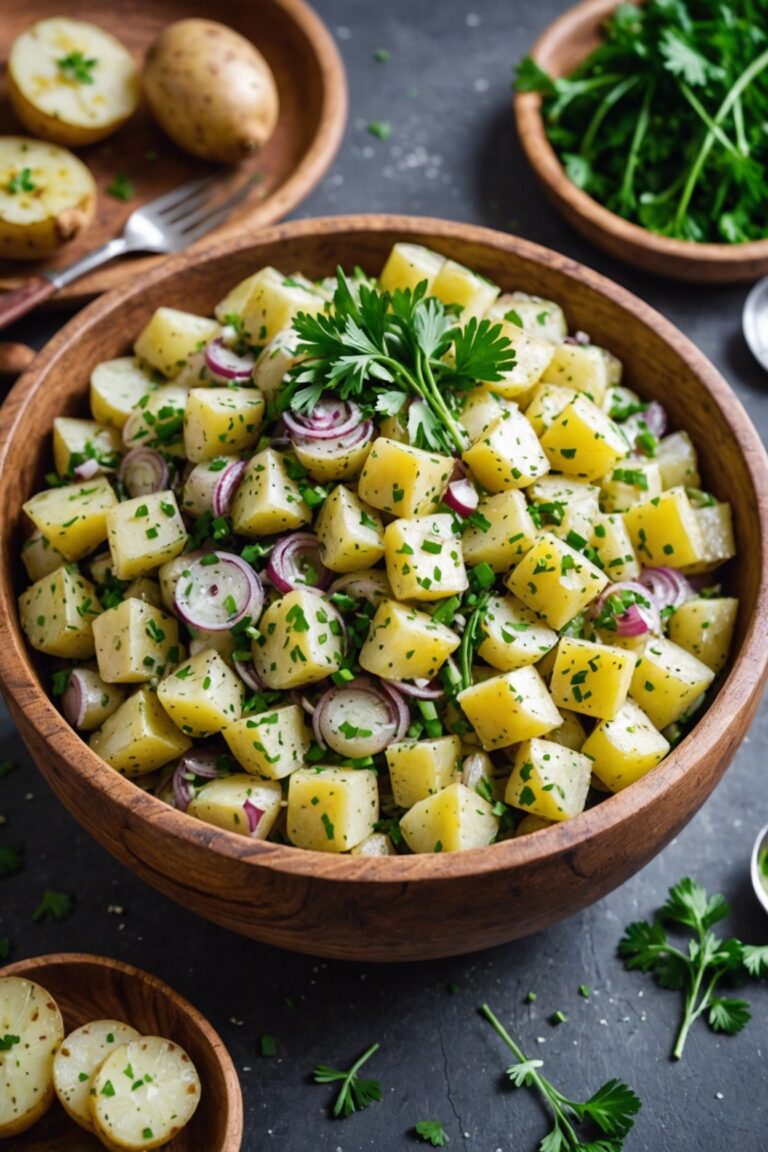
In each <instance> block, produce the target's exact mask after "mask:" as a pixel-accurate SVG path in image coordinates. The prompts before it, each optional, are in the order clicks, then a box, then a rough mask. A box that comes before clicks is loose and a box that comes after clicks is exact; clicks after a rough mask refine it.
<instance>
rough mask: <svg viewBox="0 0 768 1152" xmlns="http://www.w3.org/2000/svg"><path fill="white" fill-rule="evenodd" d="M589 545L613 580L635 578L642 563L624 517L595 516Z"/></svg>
mask: <svg viewBox="0 0 768 1152" xmlns="http://www.w3.org/2000/svg"><path fill="white" fill-rule="evenodd" d="M589 545H590V547H591V548H594V550H595V552H596V554H597V558H598V559H599V561H600V563H601V565H602V566H603V569H604V570H605V571H606V572H607V573H608V574H609V575H610V577H611V579H612V580H634V579H635V578H636V577H637V576H639V575H640V565H639V563H638V561H637V556H636V555H635V549H634V548H633V546H632V538H631V536H630V535H629V532H628V530H627V526H626V524H625V523H624V519H623V517H621V516H618V515H606V514H602V513H601V514H600V515H599V516H596V517H595V520H594V523H593V525H592V535H591V536H590V538H589Z"/></svg>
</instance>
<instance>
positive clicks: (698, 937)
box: [619, 877, 768, 1060]
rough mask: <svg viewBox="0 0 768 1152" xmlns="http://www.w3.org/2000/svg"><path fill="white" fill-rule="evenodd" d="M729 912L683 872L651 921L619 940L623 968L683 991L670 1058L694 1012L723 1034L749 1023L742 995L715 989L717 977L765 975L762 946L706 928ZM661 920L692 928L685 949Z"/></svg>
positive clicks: (766, 956) (676, 1054)
mask: <svg viewBox="0 0 768 1152" xmlns="http://www.w3.org/2000/svg"><path fill="white" fill-rule="evenodd" d="M729 912H730V906H729V905H728V903H727V902H726V900H725V898H724V897H723V896H721V895H720V893H716V894H715V895H714V896H708V895H707V892H706V891H705V889H704V888H703V887H702V886H701V884H698V883H697V882H696V881H695V880H690V879H688V878H687V877H686V878H685V879H684V880H681V881H680V882H679V883H678V884H675V885H674V887H672V888H670V890H669V894H668V896H667V899H666V901H665V903H664V904H663V906H662V907H661V909H660V910H659V912H658V914H657V916H656V918H655V919H654V920H653V922H652V923H649V922H648V921H647V920H641V921H637V922H636V923H634V924H630V925H629V927H628V928H627V930H626V934H625V936H624V937H623V938H622V940H621V941H620V943H619V955H620V956H622V957H623V958H624V963H625V965H626V966H627V968H629V969H633V968H639V969H640V970H641V971H642V972H650V973H652V974H653V977H654V979H655V980H656V983H657V984H659V985H660V986H661V987H662V988H669V989H672V990H675V991H677V990H679V991H682V992H684V995H685V1003H684V1008H683V1019H682V1022H681V1024H680V1029H679V1031H678V1034H677V1040H676V1042H675V1046H674V1048H673V1050H672V1056H673V1059H675V1060H679V1059H680V1058H681V1056H682V1055H683V1050H684V1048H685V1042H686V1040H687V1038H688V1033H689V1032H690V1030H691V1027H692V1026H693V1024H695V1022H696V1021H697V1020H698V1019H699V1017H700V1016H704V1015H705V1014H706V1019H707V1023H708V1024H709V1026H710V1028H712V1029H713V1030H714V1031H715V1032H725V1033H726V1034H727V1035H729V1036H733V1035H734V1034H735V1033H736V1032H740V1031H741V1030H742V1028H744V1026H745V1025H746V1024H748V1023H749V1020H750V1017H751V1013H750V1009H749V1004H748V1003H747V1001H746V1000H737V999H733V998H730V997H722V996H719V995H718V994H717V989H718V985H719V983H720V981H721V980H723V979H727V978H730V979H734V980H740V979H744V978H746V977H748V976H764V975H768V946H767V947H756V946H754V945H750V944H742V943H741V941H740V940H736V939H734V938H733V937H730V938H728V939H725V940H723V939H721V938H720V937H719V936H716V935H715V934H714V932H713V931H712V925H713V924H717V923H718V921H720V920H723V919H725V917H726V916H727V915H728V914H729ZM665 923H667V924H669V923H671V924H672V925H674V926H680V927H682V928H688V929H689V930H690V931H691V932H692V934H693V938H692V939H691V940H689V941H688V947H687V949H685V950H684V949H683V948H678V947H677V946H676V945H675V944H673V943H671V942H670V941H669V940H668V939H667V934H666V931H665V927H664V926H665Z"/></svg>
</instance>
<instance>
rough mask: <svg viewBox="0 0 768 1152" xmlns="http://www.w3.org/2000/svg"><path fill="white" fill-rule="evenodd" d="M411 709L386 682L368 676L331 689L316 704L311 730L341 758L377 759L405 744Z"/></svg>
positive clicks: (319, 740)
mask: <svg viewBox="0 0 768 1152" xmlns="http://www.w3.org/2000/svg"><path fill="white" fill-rule="evenodd" d="M410 719H411V718H410V713H409V711H408V706H407V704H406V703H405V701H404V700H403V698H402V697H401V696H400V695H399V693H398V692H397V691H395V690H394V689H392V688H390V687H389V685H387V684H385V683H384V682H383V681H381V682H379V683H378V684H377V683H375V682H374V681H373V680H370V679H368V677H365V676H359V677H358V678H357V679H355V680H351V681H350V682H349V684H343V685H339V686H338V687H336V688H329V690H328V691H327V692H325V693H324V694H323V695H322V696H321V697H320V699H319V700H318V702H317V705H316V707H315V711H314V715H313V716H312V728H313V731H314V733H315V737H316V739H317V741H318V743H320V744H322V745H324V746H326V747H328V748H332V749H333V751H334V752H338V753H339V755H340V756H350V757H352V758H354V759H358V758H360V757H363V756H374V755H375V754H376V753H377V752H382V751H383V750H384V749H385V748H387V747H388V746H389V745H390V744H392V743H394V742H395V741H397V740H402V738H403V736H404V735H405V733H406V732H407V730H408V725H409V724H410Z"/></svg>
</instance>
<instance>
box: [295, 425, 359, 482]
mask: <svg viewBox="0 0 768 1152" xmlns="http://www.w3.org/2000/svg"><path fill="white" fill-rule="evenodd" d="M293 450H294V452H295V453H296V459H297V460H298V461H299V463H300V464H303V466H304V467H305V468H306V470H307V472H308V473H309V475H310V476H311V477H312V479H313V480H318V481H319V482H320V483H321V484H327V483H328V482H329V481H331V480H354V479H355V478H356V477H357V476H359V475H360V473H361V472H362V470H363V465H364V464H365V462H366V460H367V459H368V456H369V454H370V451H371V441H370V440H369V439H368V438H367V437H364V438H363V439H362V440H361V441H360V442H359V443H358V444H355V445H353V446H352V447H351V448H347V449H346V450H345V451H343V452H342V453H341V454H340V453H339V446H338V441H335V440H310V439H309V438H305V439H304V438H301V437H299V436H296V437H294V440H293Z"/></svg>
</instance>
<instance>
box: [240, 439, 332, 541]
mask: <svg viewBox="0 0 768 1152" xmlns="http://www.w3.org/2000/svg"><path fill="white" fill-rule="evenodd" d="M311 519H312V513H311V512H310V510H309V508H308V507H307V505H306V504H305V502H304V498H303V496H302V495H301V489H300V488H299V486H298V484H297V483H296V481H295V480H292V479H291V478H290V476H289V475H288V472H287V470H286V467H285V460H284V458H283V456H282V455H281V454H280V453H279V452H276V451H275V450H274V448H265V449H264V451H263V452H258V453H257V454H256V455H255V456H252V457H251V459H250V460H249V461H248V465H247V467H246V469H245V472H244V473H243V478H242V480H241V482H240V484H239V486H238V489H237V491H236V492H235V495H234V499H233V500H232V527H233V529H234V531H235V532H238V533H240V535H242V536H250V537H254V538H257V537H259V536H269V535H271V534H272V533H274V532H285V531H288V530H289V529H291V528H300V527H301V525H302V524H308V523H309V522H310V520H311Z"/></svg>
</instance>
